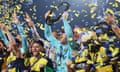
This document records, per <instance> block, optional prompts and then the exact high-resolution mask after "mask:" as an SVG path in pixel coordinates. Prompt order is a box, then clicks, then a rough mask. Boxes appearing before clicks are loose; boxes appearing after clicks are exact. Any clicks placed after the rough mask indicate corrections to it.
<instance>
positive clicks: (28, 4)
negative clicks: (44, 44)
mask: <svg viewBox="0 0 120 72" xmlns="http://www.w3.org/2000/svg"><path fill="white" fill-rule="evenodd" d="M61 2H68V3H69V4H70V9H69V19H68V20H69V23H70V25H71V26H72V28H74V27H75V26H81V27H88V28H90V27H92V26H94V25H96V24H97V23H98V22H99V21H103V20H104V18H103V16H104V14H105V12H106V11H110V12H114V14H115V16H116V18H117V20H116V22H117V23H120V7H119V6H120V0H1V1H0V21H1V22H3V23H4V24H6V25H8V27H9V29H10V31H11V32H12V33H13V34H14V33H15V32H16V28H15V27H16V26H15V25H14V24H11V23H12V13H13V11H14V10H16V11H17V13H18V17H19V20H20V21H21V24H22V25H23V26H24V27H25V33H26V35H27V36H31V34H30V30H29V27H28V26H27V23H26V22H25V20H24V13H25V12H28V13H29V14H30V16H31V18H32V20H33V21H34V23H35V25H36V27H37V29H38V31H39V33H40V35H41V36H42V37H44V34H43V30H44V23H45V19H44V14H45V13H46V12H47V11H48V10H50V9H51V8H52V7H55V6H56V5H58V4H59V3H61ZM63 8H64V6H63V7H61V8H59V9H58V10H57V11H56V14H55V15H56V16H57V14H59V13H60V12H62V11H63ZM61 28H62V22H59V23H57V24H55V25H52V29H53V30H60V29H61Z"/></svg>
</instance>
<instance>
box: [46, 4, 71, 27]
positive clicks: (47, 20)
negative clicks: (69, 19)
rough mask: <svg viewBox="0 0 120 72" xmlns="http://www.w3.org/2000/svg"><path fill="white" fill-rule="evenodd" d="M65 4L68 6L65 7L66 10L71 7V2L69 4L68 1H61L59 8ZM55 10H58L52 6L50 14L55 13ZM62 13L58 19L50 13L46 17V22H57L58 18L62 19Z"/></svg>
mask: <svg viewBox="0 0 120 72" xmlns="http://www.w3.org/2000/svg"><path fill="white" fill-rule="evenodd" d="M63 5H65V6H66V8H65V10H64V11H67V10H68V9H69V8H70V4H69V3H68V2H62V3H60V4H59V5H58V6H57V8H60V7H61V6H63ZM55 11H56V8H52V9H51V10H50V14H52V13H54V12H55ZM63 13H64V12H63ZM63 13H62V14H63ZM62 14H61V15H59V16H58V17H57V18H56V19H55V18H53V16H49V15H48V16H47V18H46V23H47V24H48V25H52V24H54V23H55V22H57V21H58V20H60V18H61V17H62Z"/></svg>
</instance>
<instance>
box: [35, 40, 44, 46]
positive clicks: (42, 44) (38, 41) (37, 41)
mask: <svg viewBox="0 0 120 72" xmlns="http://www.w3.org/2000/svg"><path fill="white" fill-rule="evenodd" d="M33 43H38V44H39V45H41V46H42V47H44V43H43V41H41V40H40V39H35V40H34V41H33Z"/></svg>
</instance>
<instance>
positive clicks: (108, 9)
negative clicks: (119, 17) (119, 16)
mask: <svg viewBox="0 0 120 72" xmlns="http://www.w3.org/2000/svg"><path fill="white" fill-rule="evenodd" d="M106 12H110V13H112V14H114V11H113V10H112V9H110V8H107V9H106Z"/></svg>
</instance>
